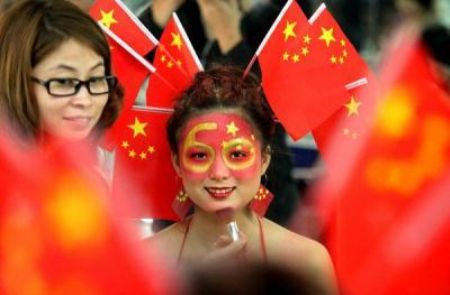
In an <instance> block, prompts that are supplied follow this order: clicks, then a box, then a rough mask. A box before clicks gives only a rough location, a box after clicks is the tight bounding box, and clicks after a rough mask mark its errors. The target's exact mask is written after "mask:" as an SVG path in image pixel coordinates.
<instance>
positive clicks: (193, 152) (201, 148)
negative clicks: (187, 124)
mask: <svg viewBox="0 0 450 295" xmlns="http://www.w3.org/2000/svg"><path fill="white" fill-rule="evenodd" d="M215 129H217V123H214V122H204V123H201V124H198V125H196V126H195V127H194V128H192V129H191V130H190V131H189V132H188V134H187V135H186V138H185V140H184V142H183V144H182V147H181V155H182V157H181V165H182V167H183V168H185V169H186V170H188V171H190V172H194V173H204V172H206V171H208V169H209V168H210V167H211V165H212V163H213V161H214V158H215V152H214V149H213V148H212V147H211V146H209V145H207V144H204V143H202V142H199V141H197V140H196V134H197V133H198V132H200V131H205V130H215Z"/></svg>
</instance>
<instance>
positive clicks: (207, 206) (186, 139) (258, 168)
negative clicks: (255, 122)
mask: <svg viewBox="0 0 450 295" xmlns="http://www.w3.org/2000/svg"><path fill="white" fill-rule="evenodd" d="M269 162H270V156H269V155H265V156H264V157H263V156H262V154H261V141H260V140H259V139H258V138H257V132H256V130H254V128H253V127H252V126H251V125H250V124H249V123H248V122H247V121H246V120H245V119H244V118H243V117H242V116H240V115H238V114H236V113H230V112H220V111H214V112H210V113H206V114H202V115H199V116H197V117H193V118H191V119H190V120H188V122H187V123H186V126H185V127H184V128H183V130H182V133H181V137H180V144H179V149H178V157H177V161H176V165H175V166H176V169H177V171H178V174H179V175H180V176H181V178H182V180H183V185H184V189H185V191H186V193H187V194H188V195H189V197H190V199H191V200H192V201H193V202H194V203H195V204H196V205H197V206H198V207H200V208H201V209H203V210H205V211H208V212H215V211H218V210H221V209H224V208H233V209H234V210H239V209H241V208H243V207H245V206H246V205H247V204H248V203H249V202H250V201H251V200H252V199H253V197H254V196H255V194H256V192H257V190H258V188H259V185H260V179H261V175H262V174H264V172H265V171H266V169H267V167H268V165H269Z"/></svg>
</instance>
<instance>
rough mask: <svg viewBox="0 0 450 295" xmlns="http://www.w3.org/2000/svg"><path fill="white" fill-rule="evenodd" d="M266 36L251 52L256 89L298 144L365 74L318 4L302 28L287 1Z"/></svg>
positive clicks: (300, 16) (301, 20)
mask: <svg viewBox="0 0 450 295" xmlns="http://www.w3.org/2000/svg"><path fill="white" fill-rule="evenodd" d="M269 33H270V35H269V37H268V38H266V39H267V40H266V41H263V43H262V45H261V46H260V49H258V51H257V55H258V61H259V64H260V66H261V70H262V85H263V88H264V92H265V94H266V96H267V99H268V101H269V104H270V106H271V107H272V109H273V111H274V112H275V115H276V116H277V118H278V119H279V120H280V122H281V123H282V124H283V125H284V127H285V128H286V130H287V132H288V133H289V134H290V135H291V137H293V138H294V139H299V138H300V137H302V136H303V135H305V134H306V133H307V132H309V131H311V130H312V129H313V128H315V127H317V126H318V125H319V124H320V123H322V122H323V121H324V120H326V119H327V118H328V117H330V116H331V115H332V114H333V113H334V112H336V111H337V109H338V108H339V107H340V106H342V104H343V103H344V102H345V100H346V99H347V90H346V85H347V84H351V83H354V82H355V81H357V80H359V79H361V78H364V77H365V76H366V73H367V71H368V68H367V65H366V64H365V63H364V61H363V60H362V59H361V58H360V57H359V55H358V53H357V52H356V50H355V49H354V48H353V46H352V45H351V43H350V42H349V41H348V39H347V37H346V36H345V35H344V33H343V32H342V30H341V29H340V27H339V26H338V24H337V23H336V21H335V20H334V18H333V17H332V16H331V14H330V13H329V12H328V11H327V10H326V7H325V5H323V4H322V5H321V6H320V7H319V9H318V10H317V11H316V13H315V14H314V15H313V16H312V17H311V19H310V20H309V22H308V21H306V18H305V16H304V15H303V13H302V12H301V10H300V8H299V7H298V5H297V4H296V2H295V1H288V3H287V4H286V6H285V8H284V9H283V10H282V12H281V14H280V16H279V18H278V19H277V20H276V26H275V25H274V29H273V30H271V31H270V32H269ZM287 110H295V111H292V112H288V111H287Z"/></svg>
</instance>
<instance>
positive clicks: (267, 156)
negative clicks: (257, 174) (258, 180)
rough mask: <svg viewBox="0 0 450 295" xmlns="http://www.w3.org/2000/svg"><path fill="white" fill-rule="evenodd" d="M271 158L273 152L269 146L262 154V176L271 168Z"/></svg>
mask: <svg viewBox="0 0 450 295" xmlns="http://www.w3.org/2000/svg"><path fill="white" fill-rule="evenodd" d="M271 158H272V150H271V148H270V146H267V148H265V149H264V150H263V151H262V154H261V160H262V165H261V175H264V173H266V170H267V168H269V165H270V160H271Z"/></svg>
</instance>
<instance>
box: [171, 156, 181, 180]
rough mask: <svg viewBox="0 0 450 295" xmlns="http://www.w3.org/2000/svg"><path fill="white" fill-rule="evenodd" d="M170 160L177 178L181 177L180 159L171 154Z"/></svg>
mask: <svg viewBox="0 0 450 295" xmlns="http://www.w3.org/2000/svg"><path fill="white" fill-rule="evenodd" d="M171 159H172V166H173V169H175V172H176V173H177V175H178V176H179V177H181V168H180V158H179V157H178V155H176V154H174V153H172V154H171Z"/></svg>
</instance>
